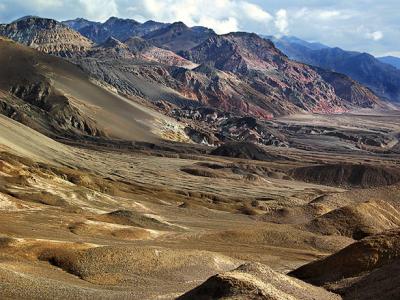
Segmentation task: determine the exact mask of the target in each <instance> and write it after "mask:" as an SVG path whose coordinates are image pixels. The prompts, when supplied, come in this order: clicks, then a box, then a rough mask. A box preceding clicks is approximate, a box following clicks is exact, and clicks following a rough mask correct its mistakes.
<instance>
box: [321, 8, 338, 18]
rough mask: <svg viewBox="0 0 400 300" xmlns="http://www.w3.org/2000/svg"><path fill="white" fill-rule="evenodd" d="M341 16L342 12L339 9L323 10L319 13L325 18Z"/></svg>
mask: <svg viewBox="0 0 400 300" xmlns="http://www.w3.org/2000/svg"><path fill="white" fill-rule="evenodd" d="M340 16H341V12H340V11H338V10H323V11H320V12H319V13H318V17H319V18H320V19H323V20H328V19H332V18H337V17H340Z"/></svg>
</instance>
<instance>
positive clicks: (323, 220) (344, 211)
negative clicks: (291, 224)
mask: <svg viewBox="0 0 400 300" xmlns="http://www.w3.org/2000/svg"><path fill="white" fill-rule="evenodd" d="M399 226H400V211H399V210H398V209H397V208H395V207H394V206H392V205H390V204H389V203H387V202H385V201H379V200H376V201H368V202H364V203H360V204H352V205H348V206H345V207H341V208H338V209H335V210H333V211H331V212H329V213H327V214H324V215H322V216H320V217H318V218H315V219H314V220H312V221H311V222H310V223H309V224H308V225H307V227H308V228H309V229H310V230H312V231H314V232H318V233H322V234H325V235H344V236H347V237H351V238H353V239H355V240H359V239H362V238H364V237H366V236H370V235H373V234H377V233H379V232H382V231H384V230H388V229H394V228H396V227H399Z"/></svg>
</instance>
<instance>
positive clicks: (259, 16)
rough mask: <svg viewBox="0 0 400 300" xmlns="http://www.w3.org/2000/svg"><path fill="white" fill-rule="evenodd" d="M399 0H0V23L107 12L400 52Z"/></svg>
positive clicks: (380, 52) (107, 14)
mask: <svg viewBox="0 0 400 300" xmlns="http://www.w3.org/2000/svg"><path fill="white" fill-rule="evenodd" d="M399 12H400V0H319V1H317V0H303V1H301V0H274V1H272V0H271V1H269V0H164V1H161V0H28V1H27V0H0V23H9V22H11V21H13V20H15V19H17V18H19V17H22V16H25V15H36V16H41V17H47V18H54V19H57V20H66V19H74V18H76V17H83V18H87V19H90V20H94V21H105V20H107V19H108V18H109V17H111V16H116V17H121V18H132V19H135V20H137V21H146V20H150V19H152V20H156V21H161V22H174V21H182V22H184V23H186V24H187V25H189V26H195V25H202V26H206V27H209V28H212V29H214V30H215V31H216V32H217V33H220V34H222V33H228V32H232V31H248V32H256V33H258V34H265V35H275V36H282V35H291V36H296V37H299V38H302V39H304V40H307V41H317V42H321V43H324V44H326V45H328V46H332V47H333V46H337V47H341V48H343V49H346V50H354V51H361V52H369V53H371V54H374V55H376V56H383V55H394V56H399V57H400V43H399V41H400V14H399Z"/></svg>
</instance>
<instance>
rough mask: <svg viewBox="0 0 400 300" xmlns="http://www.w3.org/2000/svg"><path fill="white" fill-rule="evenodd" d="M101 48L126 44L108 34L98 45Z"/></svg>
mask: <svg viewBox="0 0 400 300" xmlns="http://www.w3.org/2000/svg"><path fill="white" fill-rule="evenodd" d="M100 46H101V47H103V48H121V47H123V48H126V47H127V46H126V45H125V44H124V43H122V42H121V41H119V40H117V39H116V38H114V37H112V36H110V37H109V38H108V39H106V40H105V41H104V43H102V44H101V45H100Z"/></svg>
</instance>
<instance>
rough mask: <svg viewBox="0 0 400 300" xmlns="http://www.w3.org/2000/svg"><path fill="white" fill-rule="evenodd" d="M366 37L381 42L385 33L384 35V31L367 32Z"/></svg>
mask: <svg viewBox="0 0 400 300" xmlns="http://www.w3.org/2000/svg"><path fill="white" fill-rule="evenodd" d="M365 36H366V37H367V38H368V39H370V40H373V41H379V40H381V39H382V38H383V33H382V31H379V30H378V31H374V32H367V33H366V34H365Z"/></svg>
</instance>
